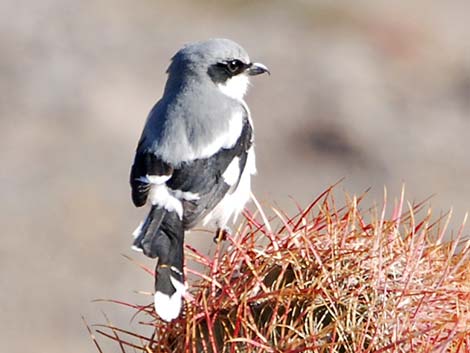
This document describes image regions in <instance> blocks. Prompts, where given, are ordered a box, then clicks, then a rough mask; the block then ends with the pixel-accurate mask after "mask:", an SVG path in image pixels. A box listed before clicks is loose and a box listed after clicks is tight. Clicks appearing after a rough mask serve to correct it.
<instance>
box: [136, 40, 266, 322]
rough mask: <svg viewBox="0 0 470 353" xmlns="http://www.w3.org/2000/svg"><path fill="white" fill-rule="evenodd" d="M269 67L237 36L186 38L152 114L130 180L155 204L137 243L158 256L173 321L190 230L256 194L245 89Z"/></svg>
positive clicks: (222, 218)
mask: <svg viewBox="0 0 470 353" xmlns="http://www.w3.org/2000/svg"><path fill="white" fill-rule="evenodd" d="M265 72H268V73H269V71H268V69H267V68H266V66H264V65H262V64H259V63H252V62H251V61H250V59H249V57H248V54H247V53H246V51H245V50H244V49H243V48H242V47H240V46H239V45H238V44H237V43H235V42H233V41H231V40H228V39H210V40H207V41H202V42H196V43H192V44H189V45H186V46H185V47H183V48H182V49H181V50H179V51H178V52H177V53H176V55H175V56H173V58H172V61H171V64H170V66H169V68H168V70H167V73H168V80H167V82H166V86H165V90H164V93H163V97H162V98H161V99H160V100H159V101H158V102H157V103H156V104H155V106H154V107H153V109H152V110H151V111H150V113H149V115H148V118H147V121H146V123H145V127H144V129H143V132H142V136H141V138H140V140H139V144H138V146H137V150H136V155H135V159H134V164H133V165H132V169H131V175H130V184H131V188H132V200H133V202H134V204H135V206H137V207H140V206H143V205H145V204H146V203H150V206H151V208H150V211H149V214H148V216H147V218H146V219H145V220H144V221H143V222H142V223H141V225H140V226H139V227H138V228H137V229H136V230H135V232H134V234H133V235H134V237H135V239H134V243H133V248H134V249H136V250H139V251H142V252H143V253H144V254H145V255H146V256H148V257H151V258H156V257H158V264H157V267H156V271H155V310H156V312H157V314H158V315H159V316H160V317H161V318H162V319H163V320H165V321H171V320H173V319H175V318H176V317H178V315H179V313H180V311H181V306H182V299H183V296H184V293H185V285H184V275H183V242H184V232H185V231H186V230H189V229H191V228H193V227H194V226H195V225H196V224H198V223H202V225H209V226H214V227H216V228H217V229H218V230H219V231H220V230H225V229H227V228H226V225H227V223H228V222H229V219H230V218H231V217H234V218H235V217H236V216H237V215H238V214H239V213H240V212H241V211H242V210H243V207H244V205H245V203H246V202H247V201H248V200H249V198H250V178H251V175H253V174H255V173H256V166H255V153H254V150H253V137H254V136H253V125H252V121H251V117H250V111H249V109H248V106H247V105H246V103H245V102H244V100H243V96H244V95H245V93H246V91H247V88H248V84H249V76H254V75H259V74H262V73H265Z"/></svg>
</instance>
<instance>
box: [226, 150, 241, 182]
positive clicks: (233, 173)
mask: <svg viewBox="0 0 470 353" xmlns="http://www.w3.org/2000/svg"><path fill="white" fill-rule="evenodd" d="M222 177H223V178H224V181H225V182H226V183H227V184H228V185H230V186H233V185H235V184H236V183H237V181H238V178H239V177H240V158H238V157H235V158H233V159H232V161H231V162H230V164H229V166H228V167H227V169H226V170H225V172H224V174H222Z"/></svg>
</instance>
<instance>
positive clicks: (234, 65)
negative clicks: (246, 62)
mask: <svg viewBox="0 0 470 353" xmlns="http://www.w3.org/2000/svg"><path fill="white" fill-rule="evenodd" d="M242 68H243V63H242V62H241V61H240V60H231V61H229V62H227V69H228V70H229V71H230V72H231V73H238V72H240V71H241V69H242Z"/></svg>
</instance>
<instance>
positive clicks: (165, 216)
mask: <svg viewBox="0 0 470 353" xmlns="http://www.w3.org/2000/svg"><path fill="white" fill-rule="evenodd" d="M183 242H184V228H183V222H182V220H181V219H180V218H179V216H178V214H177V213H176V212H174V211H171V212H170V211H167V210H165V209H164V208H159V207H157V206H152V208H151V209H150V212H149V214H148V216H147V218H146V220H145V222H144V224H143V225H142V227H141V228H140V230H139V231H138V234H137V237H136V239H135V240H134V247H137V248H138V249H141V250H142V251H143V252H144V254H145V255H147V256H149V257H151V258H155V257H158V264H157V268H156V270H155V311H156V312H157V314H158V315H159V316H160V317H161V318H162V319H163V320H165V321H171V320H173V319H175V318H176V317H178V315H179V313H180V311H181V306H182V297H183V295H184V293H185V287H184V274H183V262H184V259H183V256H184V255H183V250H184V247H183Z"/></svg>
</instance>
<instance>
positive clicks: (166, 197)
mask: <svg viewBox="0 0 470 353" xmlns="http://www.w3.org/2000/svg"><path fill="white" fill-rule="evenodd" d="M150 202H151V203H152V205H157V206H160V207H163V208H164V209H165V210H167V211H168V212H173V211H175V212H176V213H177V214H178V217H179V218H180V219H183V205H182V204H181V201H180V200H178V199H177V198H176V197H175V196H173V195H171V194H170V192H169V191H168V187H167V186H166V185H165V184H161V185H152V189H151V190H150Z"/></svg>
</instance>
